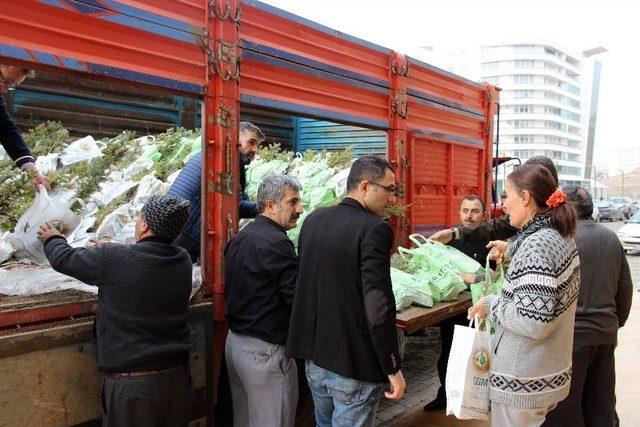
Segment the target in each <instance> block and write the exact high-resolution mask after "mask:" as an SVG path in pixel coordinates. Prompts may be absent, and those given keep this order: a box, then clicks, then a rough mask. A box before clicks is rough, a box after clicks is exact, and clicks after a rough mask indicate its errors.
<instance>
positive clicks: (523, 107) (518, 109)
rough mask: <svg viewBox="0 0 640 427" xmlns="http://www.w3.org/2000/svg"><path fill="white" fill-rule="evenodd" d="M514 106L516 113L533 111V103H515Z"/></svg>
mask: <svg viewBox="0 0 640 427" xmlns="http://www.w3.org/2000/svg"><path fill="white" fill-rule="evenodd" d="M512 108H513V112H514V113H516V114H527V113H533V105H514V106H513V107H512Z"/></svg>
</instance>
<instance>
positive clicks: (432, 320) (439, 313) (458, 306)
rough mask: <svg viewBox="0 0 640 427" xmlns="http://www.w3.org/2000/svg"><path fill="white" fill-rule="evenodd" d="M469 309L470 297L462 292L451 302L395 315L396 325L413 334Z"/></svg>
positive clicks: (407, 310)
mask: <svg viewBox="0 0 640 427" xmlns="http://www.w3.org/2000/svg"><path fill="white" fill-rule="evenodd" d="M469 307H471V295H470V294H469V293H468V292H462V293H460V295H458V298H456V299H455V300H453V301H447V302H441V303H438V304H435V305H434V306H433V307H431V308H423V307H409V308H408V309H406V310H403V311H401V312H400V313H397V314H396V325H397V326H398V327H399V328H401V329H403V330H404V331H405V332H406V333H408V334H411V333H414V332H416V331H418V330H420V329H422V328H424V327H425V326H432V325H436V324H438V323H440V322H441V321H443V320H445V319H448V318H450V317H453V316H456V315H458V314H462V313H465V312H466V311H467V309H468V308H469Z"/></svg>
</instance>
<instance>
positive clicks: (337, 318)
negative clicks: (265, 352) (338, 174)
mask: <svg viewBox="0 0 640 427" xmlns="http://www.w3.org/2000/svg"><path fill="white" fill-rule="evenodd" d="M395 202H396V190H395V185H394V174H393V169H392V167H391V165H390V164H389V163H388V162H387V161H386V160H383V159H380V158H378V157H374V156H365V157H361V158H359V159H358V160H356V161H355V162H354V163H353V166H352V167H351V171H350V172H349V177H348V178H347V196H346V197H345V198H344V200H342V202H341V203H340V204H339V205H337V206H333V207H329V208H324V209H319V210H317V211H315V212H313V213H311V214H310V215H309V217H308V218H307V220H306V221H305V222H304V224H303V226H302V230H301V232H300V240H299V247H298V248H299V262H298V282H297V285H296V295H295V299H294V303H293V310H292V314H291V323H290V326H289V337H288V341H287V354H288V355H289V356H294V357H296V358H299V359H305V361H306V362H305V363H306V376H307V381H308V383H309V388H310V389H311V394H312V396H313V401H314V406H315V415H316V424H317V425H318V426H319V427H325V426H326V427H329V426H332V425H340V426H371V425H373V423H374V420H375V415H376V409H377V406H378V402H379V401H380V397H381V396H382V395H383V394H384V396H385V397H386V398H388V399H400V398H401V397H402V395H403V394H404V389H405V382H404V377H403V376H402V372H401V371H400V354H399V352H398V337H397V332H396V326H395V321H396V309H395V301H394V297H393V292H392V290H391V277H390V276H389V267H390V265H389V264H390V254H391V248H392V246H393V230H392V229H391V226H390V225H389V223H387V222H386V221H385V220H384V219H383V218H384V217H385V216H386V212H387V209H388V207H389V206H390V205H392V204H393V203H395Z"/></svg>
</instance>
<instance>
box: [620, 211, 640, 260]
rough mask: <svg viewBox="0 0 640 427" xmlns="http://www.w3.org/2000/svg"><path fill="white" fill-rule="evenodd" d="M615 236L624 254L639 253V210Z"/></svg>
mask: <svg viewBox="0 0 640 427" xmlns="http://www.w3.org/2000/svg"><path fill="white" fill-rule="evenodd" d="M616 234H617V235H618V239H620V243H622V248H623V249H624V250H625V252H627V251H640V210H639V211H636V213H635V214H634V215H633V216H632V217H631V218H630V219H629V221H628V222H627V223H626V224H625V225H623V226H622V227H620V229H619V230H618V232H617V233H616Z"/></svg>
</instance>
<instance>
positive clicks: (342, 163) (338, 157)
mask: <svg viewBox="0 0 640 427" xmlns="http://www.w3.org/2000/svg"><path fill="white" fill-rule="evenodd" d="M324 153H326V151H324ZM325 157H327V166H329V167H330V168H344V167H348V166H351V162H352V161H353V158H354V154H353V146H349V147H347V148H345V149H344V150H340V151H332V152H331V155H329V156H326V154H325Z"/></svg>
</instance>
